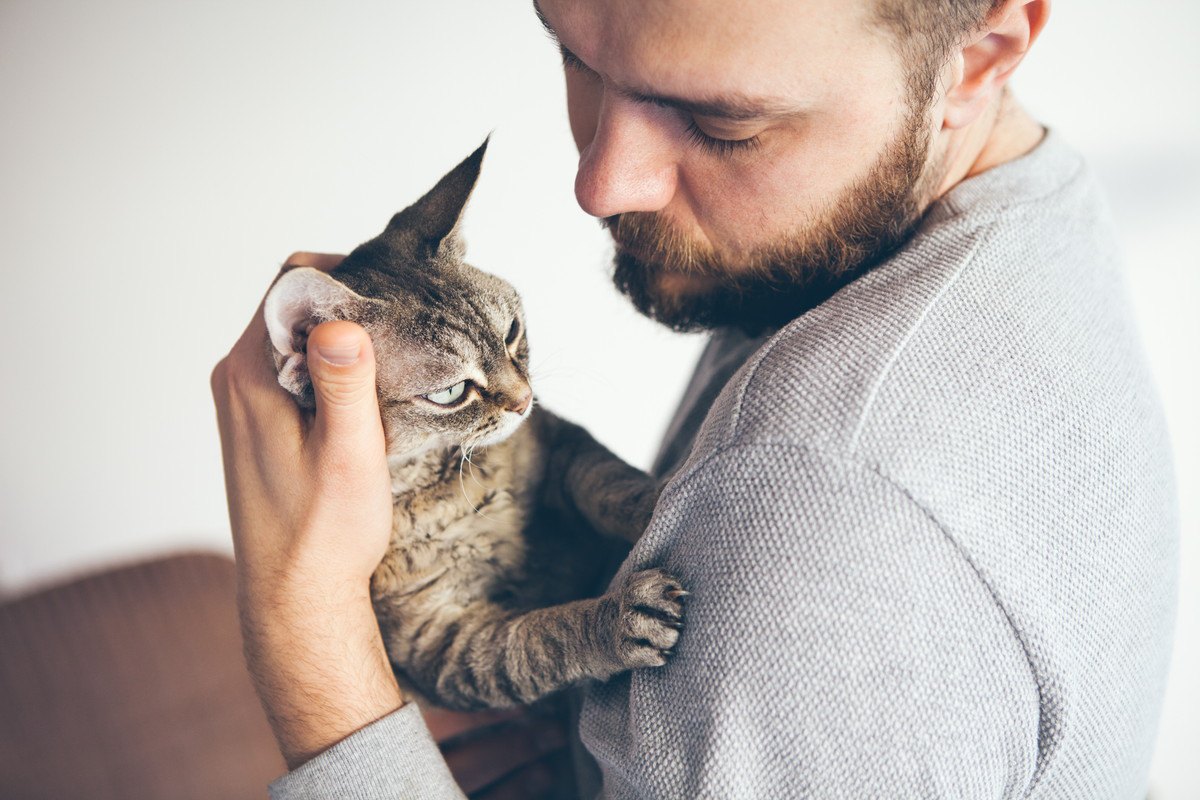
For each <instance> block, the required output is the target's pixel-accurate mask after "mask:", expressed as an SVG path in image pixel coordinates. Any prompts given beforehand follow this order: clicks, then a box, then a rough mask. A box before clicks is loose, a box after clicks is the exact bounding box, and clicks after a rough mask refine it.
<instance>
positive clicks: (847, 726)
mask: <svg viewBox="0 0 1200 800" xmlns="http://www.w3.org/2000/svg"><path fill="white" fill-rule="evenodd" d="M689 469H690V470H691V471H690V472H688V473H682V474H680V476H679V477H678V478H677V479H676V480H675V481H673V482H672V483H671V484H669V485H668V487H667V489H666V490H665V492H664V494H663V496H662V498H661V499H660V502H659V507H658V509H657V512H656V516H655V521H654V524H653V525H652V526H651V528H650V530H649V531H648V532H647V534H646V537H645V538H644V539H643V541H642V542H641V543H639V545H637V546H636V547H635V548H634V550H633V552H632V553H631V555H630V559H629V563H628V564H627V565H626V568H627V569H642V568H644V567H646V566H649V565H655V566H661V567H663V568H664V569H667V570H669V571H671V572H672V573H673V574H676V575H678V576H679V577H680V579H681V581H682V582H683V583H684V585H686V586H687V587H688V589H689V591H690V592H691V595H690V596H689V598H688V606H687V612H686V613H687V624H686V625H685V627H684V630H683V631H682V634H681V637H680V640H679V644H678V645H677V647H676V653H675V656H674V658H673V659H672V660H671V661H670V662H669V663H668V664H667V666H666V667H664V668H662V669H661V670H643V671H640V672H637V673H634V674H633V675H631V676H629V677H628V678H620V677H619V678H617V679H615V680H614V681H613V682H611V683H610V684H609V685H606V686H601V687H596V688H595V689H593V690H592V691H591V692H590V693H589V698H588V702H587V704H586V705H585V707H584V711H583V716H582V719H581V724H580V733H581V735H582V737H583V741H584V742H585V743H586V744H587V745H588V747H589V749H590V750H592V752H593V753H594V754H595V755H596V757H597V759H598V760H599V762H600V763H601V764H602V765H606V767H607V768H606V780H607V788H608V790H609V794H610V796H612V797H641V796H671V797H799V796H806V797H807V796H813V797H1020V796H1022V792H1023V791H1024V789H1025V788H1026V786H1027V785H1028V783H1029V781H1030V780H1031V778H1032V775H1033V774H1034V768H1035V763H1036V758H1037V753H1038V747H1037V745H1038V718H1039V717H1038V692H1037V686H1036V684H1035V681H1034V678H1033V675H1032V672H1031V669H1030V666H1029V663H1028V661H1027V659H1026V657H1025V653H1024V650H1023V648H1022V646H1021V644H1020V641H1019V638H1018V636H1017V635H1016V632H1015V631H1014V629H1013V627H1012V625H1011V624H1010V622H1009V619H1008V617H1007V615H1006V613H1005V612H1004V609H1003V608H1001V606H1000V605H999V603H998V602H997V600H996V598H995V597H994V596H993V595H992V593H991V591H990V590H989V588H988V586H987V585H986V583H985V581H984V580H983V579H982V577H981V576H980V574H978V573H977V572H976V570H975V568H974V567H973V565H972V564H971V563H970V561H969V559H968V558H966V557H965V556H964V554H963V553H962V552H961V551H960V549H959V547H958V545H957V544H956V542H955V541H954V539H953V534H952V532H950V531H947V530H944V529H943V528H942V526H941V525H940V524H939V523H938V522H937V520H935V519H934V518H933V517H932V516H931V515H930V514H928V513H927V512H926V511H925V510H924V509H923V508H922V507H920V506H919V505H918V504H917V503H916V502H914V501H913V500H912V499H911V498H910V497H909V496H908V494H906V493H905V492H904V491H903V490H901V489H900V488H898V487H896V486H894V485H892V484H891V483H890V482H889V481H888V480H886V479H885V478H884V477H882V476H881V475H879V474H878V473H877V472H875V471H874V470H873V469H872V468H871V467H869V466H868V465H865V464H862V463H859V462H856V461H853V460H844V459H841V458H839V457H836V456H828V455H825V454H822V453H820V452H817V451H813V450H811V449H806V448H803V447H797V446H793V445H771V444H763V445H747V446H736V447H732V448H729V449H726V450H724V451H721V452H718V453H717V454H715V455H713V456H712V457H710V458H709V459H708V460H707V461H705V462H703V463H700V464H697V465H694V466H693V467H690V468H689Z"/></svg>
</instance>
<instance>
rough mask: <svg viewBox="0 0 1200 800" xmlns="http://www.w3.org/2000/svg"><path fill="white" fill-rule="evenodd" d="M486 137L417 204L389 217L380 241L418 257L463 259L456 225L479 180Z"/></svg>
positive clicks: (462, 247) (460, 240)
mask: <svg viewBox="0 0 1200 800" xmlns="http://www.w3.org/2000/svg"><path fill="white" fill-rule="evenodd" d="M490 139H491V137H490V136H489V137H488V138H487V139H484V140H483V144H481V145H480V146H479V148H478V149H476V150H475V152H474V153H471V155H469V156H467V157H466V158H465V159H463V161H462V162H461V163H460V164H459V165H458V166H457V167H455V168H454V169H452V170H450V171H449V172H448V173H446V175H445V177H443V178H442V179H441V180H440V181H438V183H437V185H436V186H434V187H433V188H432V189H430V190H429V191H428V192H426V193H425V196H424V197H422V198H421V199H420V200H418V201H417V202H415V203H413V204H412V205H411V206H409V207H408V208H406V209H404V210H403V211H401V212H400V213H398V214H396V215H395V216H394V217H392V221H391V222H389V223H388V226H387V230H385V231H384V232H383V238H384V239H386V240H387V241H388V243H389V244H391V245H392V246H393V247H396V248H397V249H400V250H402V251H407V252H412V253H415V254H417V255H421V256H431V255H434V254H439V253H440V254H447V255H450V256H453V257H457V258H462V257H463V256H464V255H465V252H464V251H465V248H464V246H463V243H462V239H461V237H460V236H459V235H458V223H459V220H460V219H462V213H463V209H464V208H466V206H467V200H468V199H469V198H470V197H471V190H473V189H474V188H475V182H476V181H477V180H478V179H479V167H480V165H481V164H482V163H483V154H484V153H485V152H487V146H488V141H489V140H490Z"/></svg>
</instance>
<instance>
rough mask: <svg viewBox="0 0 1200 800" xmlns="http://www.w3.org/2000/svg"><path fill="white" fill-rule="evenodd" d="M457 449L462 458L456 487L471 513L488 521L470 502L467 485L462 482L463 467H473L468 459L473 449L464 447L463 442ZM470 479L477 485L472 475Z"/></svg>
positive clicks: (476, 479) (459, 463)
mask: <svg viewBox="0 0 1200 800" xmlns="http://www.w3.org/2000/svg"><path fill="white" fill-rule="evenodd" d="M458 449H459V452H460V453H461V454H462V458H460V459H459V461H458V487H459V488H460V489H462V495H463V499H464V500H466V501H467V505H469V506H470V507H471V510H472V511H474V512H475V513H476V514H478V515H479V516H481V517H483V518H484V519H489V517H488V515H487V514H485V513H483V512H482V511H480V510H479V507H478V506H476V505H475V504H474V503H472V502H471V496H470V495H469V494H467V483H466V481H465V480H463V465H464V464H467V463H470V464H471V466H472V467H473V466H475V464H474V463H473V462H471V458H470V451H471V450H472V449H474V448H471V447H468V446H467V445H466V443H465V442H464V443H463V444H460V445H459V446H458ZM471 479H472V480H473V481H475V482H476V483H479V479H478V478H476V477H475V475H474V474H472V475H471ZM479 485H480V487H482V488H486V487H484V486H483V484H482V483H479Z"/></svg>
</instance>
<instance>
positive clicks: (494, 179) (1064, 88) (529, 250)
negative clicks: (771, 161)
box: [0, 0, 1200, 800]
mask: <svg viewBox="0 0 1200 800" xmlns="http://www.w3.org/2000/svg"><path fill="white" fill-rule="evenodd" d="M1198 27H1200V6H1198V5H1197V4H1195V3H1194V0H1177V1H1176V2H1170V1H1169V0H1158V1H1157V2H1153V1H1151V2H1142V3H1138V4H1132V3H1128V2H1118V0H1061V2H1056V3H1055V9H1054V11H1053V14H1052V16H1051V21H1050V26H1049V28H1048V29H1047V31H1046V33H1045V34H1044V37H1043V39H1042V40H1041V41H1040V42H1039V43H1038V45H1037V46H1036V48H1035V50H1034V52H1033V53H1032V54H1031V56H1030V57H1029V59H1028V60H1027V62H1026V64H1025V65H1024V66H1023V67H1022V69H1021V70H1020V71H1019V73H1018V76H1017V79H1016V81H1015V84H1016V87H1017V90H1018V96H1019V97H1020V98H1021V99H1022V100H1023V101H1024V102H1025V103H1026V104H1027V105H1028V106H1029V107H1030V108H1031V109H1032V110H1033V111H1034V112H1035V113H1036V114H1037V115H1038V117H1039V118H1040V119H1041V120H1042V121H1043V122H1045V123H1046V124H1048V125H1050V126H1052V127H1054V128H1056V129H1057V130H1058V131H1059V132H1061V133H1062V134H1063V135H1064V136H1065V137H1066V138H1067V139H1068V140H1069V141H1071V142H1072V143H1074V144H1075V145H1076V146H1077V147H1079V148H1080V149H1081V150H1083V151H1084V152H1085V153H1086V154H1087V156H1088V157H1089V159H1090V160H1091V162H1092V164H1093V166H1094V167H1095V169H1096V170H1097V171H1098V172H1099V174H1100V176H1101V178H1102V180H1103V181H1104V182H1105V184H1106V186H1107V188H1108V191H1109V194H1110V199H1111V202H1112V205H1113V208H1114V210H1115V212H1116V215H1117V219H1118V222H1119V224H1120V227H1121V231H1122V235H1123V239H1124V247H1125V250H1126V253H1127V256H1128V260H1129V263H1130V270H1129V282H1130V288H1131V291H1132V295H1133V298H1134V301H1135V303H1136V305H1137V309H1138V311H1139V313H1140V315H1141V321H1142V331H1143V337H1144V343H1145V345H1146V348H1147V350H1148V352H1149V355H1150V359H1151V361H1152V364H1153V367H1154V369H1155V371H1156V375H1157V379H1158V384H1159V390H1160V392H1161V394H1162V397H1163V401H1164V404H1165V406H1166V409H1167V413H1168V417H1169V420H1170V424H1171V426H1172V432H1173V436H1174V441H1175V453H1176V458H1177V463H1178V477H1179V485H1180V489H1181V492H1180V493H1181V498H1182V515H1183V525H1184V528H1183V536H1184V541H1183V565H1182V571H1183V574H1182V591H1181V597H1180V616H1179V621H1178V630H1179V637H1178V641H1177V645H1176V651H1175V661H1174V665H1173V672H1172V678H1171V684H1170V687H1169V690H1168V695H1167V699H1166V705H1165V708H1164V713H1163V718H1162V727H1161V733H1160V745H1159V754H1158V757H1157V759H1156V761H1155V765H1154V769H1153V785H1154V797H1155V798H1157V799H1158V800H1171V799H1172V798H1187V797H1200V788H1198V787H1200V775H1198V770H1197V767H1196V766H1195V764H1194V758H1195V755H1196V753H1200V692H1198V690H1197V687H1196V681H1195V676H1196V675H1200V653H1198V652H1197V650H1198V647H1200V635H1198V631H1197V625H1198V623H1200V613H1198V610H1200V602H1198V595H1200V563H1198V561H1200V553H1198V552H1197V549H1198V547H1200V543H1198V541H1197V538H1198V537H1197V533H1198V517H1200V508H1198V504H1197V500H1198V492H1197V488H1198V487H1200V444H1198V440H1200V436H1198V432H1197V413H1196V409H1197V408H1200V396H1198V392H1197V380H1196V369H1197V366H1196V365H1197V344H1198V343H1200V325H1198V323H1197V315H1196V310H1195V309H1196V306H1197V301H1198V300H1200V291H1198V289H1200V277H1198V274H1200V269H1198V268H1200V256H1198V255H1197V249H1196V246H1195V229H1196V227H1197V225H1198V224H1200V191H1198V189H1197V187H1198V186H1200V156H1198V154H1197V145H1200V111H1198V106H1197V79H1198V78H1200V48H1197V47H1196V45H1195V44H1194V42H1193V34H1194V31H1195V30H1196V29H1197V28H1198ZM0 109H2V111H0V114H2V121H0V241H2V242H3V245H2V246H3V248H4V261H3V267H0V269H2V270H3V272H2V275H3V283H2V286H3V289H2V294H0V297H2V298H3V301H4V302H3V312H4V316H3V322H4V324H3V328H2V331H3V337H4V340H3V343H2V346H0V369H2V370H3V377H0V381H2V382H3V389H2V390H0V442H2V447H0V591H3V592H5V593H16V592H22V591H26V590H28V589H30V588H32V587H34V586H37V585H40V584H44V583H47V582H51V581H54V580H57V579H60V578H62V577H65V576H67V575H71V574H75V573H78V572H81V571H87V570H91V569H94V568H98V567H101V566H105V565H108V564H110V563H114V562H121V561H127V560H131V559H136V558H141V557H144V556H148V555H151V554H157V553H160V552H164V551H169V550H174V549H178V548H182V547H196V546H199V547H205V548H216V549H220V550H226V551H227V550H228V549H229V544H228V523H227V518H226V512H225V505H224V494H223V492H224V488H223V483H222V475H221V467H220V454H219V449H218V443H217V436H216V427H215V423H214V417H213V411H212V406H211V400H210V395H209V388H208V376H209V372H210V370H211V368H212V366H213V365H214V364H215V363H216V361H217V360H218V359H219V358H220V357H221V356H222V355H223V354H224V353H225V352H226V351H227V350H228V348H229V346H230V345H231V344H232V342H233V341H234V340H235V339H236V338H237V336H238V335H239V334H240V332H241V330H242V328H243V327H244V326H245V324H246V322H247V320H248V318H249V316H250V314H251V313H252V312H253V311H254V309H255V307H256V305H257V303H258V301H259V298H260V297H261V294H262V292H263V291H264V290H265V288H266V286H267V285H268V283H269V282H270V280H271V278H272V277H273V276H274V274H275V272H276V270H277V269H278V266H279V264H280V263H281V261H282V260H283V259H284V258H285V257H286V256H287V255H288V254H289V253H290V252H292V251H293V250H300V249H305V250H317V251H330V252H345V251H346V250H348V249H349V248H350V247H352V246H353V245H355V244H356V243H358V242H360V241H362V240H364V239H366V238H369V237H370V236H373V235H374V234H375V233H376V232H377V231H378V230H380V229H381V228H382V226H383V225H384V224H385V223H386V221H387V219H388V217H389V216H390V215H391V213H392V212H393V211H395V210H398V209H399V208H400V207H402V206H404V205H406V204H408V203H409V202H411V201H412V200H414V199H415V198H416V197H417V196H419V195H420V194H421V193H422V192H423V191H424V190H425V189H427V188H428V187H429V186H430V185H431V184H432V183H433V182H434V181H435V180H436V179H437V178H438V177H439V176H440V175H441V174H442V173H443V172H444V171H446V170H447V169H448V168H449V167H450V166H452V165H453V164H455V163H456V162H457V161H458V160H459V159H461V158H462V157H463V156H465V155H466V154H467V153H468V152H470V151H471V150H472V149H473V148H474V147H475V146H476V145H478V144H479V142H480V141H481V140H482V139H483V137H484V136H485V135H486V134H487V133H488V132H489V131H491V130H494V131H495V136H494V138H493V141H492V147H491V149H490V152H489V154H488V158H487V162H486V163H485V167H484V173H483V178H482V181H481V184H480V186H479V189H478V191H477V192H476V195H475V197H474V200H473V201H472V205H471V208H470V211H469V214H468V217H467V221H466V235H467V239H468V242H469V244H470V255H471V261H472V262H473V263H475V264H476V265H478V266H481V267H483V268H484V269H488V270H490V271H493V272H497V273H499V274H501V275H503V276H504V277H506V278H508V279H509V280H511V281H512V282H513V283H514V284H515V285H516V286H517V288H518V289H519V290H520V291H521V292H522V293H523V295H524V297H525V302H526V308H527V314H528V317H529V328H530V337H531V342H532V346H533V355H534V367H535V373H534V376H535V382H536V388H537V391H538V394H539V397H540V398H541V400H542V401H543V402H545V403H546V404H547V405H549V406H551V407H553V408H555V409H557V410H558V411H560V412H561V413H564V414H565V415H567V416H570V417H572V418H575V419H577V420H580V421H582V422H583V423H585V424H586V425H588V426H589V427H590V428H591V429H592V430H593V431H594V432H595V433H596V434H597V435H598V436H599V438H601V439H602V440H604V441H605V442H607V443H609V444H610V445H611V446H612V447H613V448H614V449H615V450H616V451H617V452H618V453H620V454H622V455H623V456H625V457H626V458H628V459H629V460H631V461H633V462H634V463H637V464H640V465H643V466H645V465H647V464H648V463H649V460H650V458H651V456H652V454H653V452H654V450H655V447H656V443H657V441H658V438H659V436H660V434H661V432H662V429H663V426H664V424H665V422H666V419H667V417H668V415H669V413H670V411H671V409H672V408H673V405H674V403H675V401H676V400H677V399H678V396H679V394H680V392H681V390H682V382H683V381H684V380H685V378H686V376H687V375H688V373H689V370H690V367H691V362H692V360H693V359H694V357H695V355H696V354H697V353H698V351H699V347H700V345H701V343H702V342H701V340H700V339H699V338H698V337H696V336H678V335H673V334H670V333H668V332H666V331H665V330H660V329H658V328H657V327H655V326H654V325H653V324H651V323H649V322H648V321H646V320H644V319H642V318H640V317H638V316H637V315H636V314H635V313H634V312H633V311H632V310H631V309H630V308H629V307H628V306H627V305H626V304H625V303H624V301H622V300H621V299H620V298H619V297H618V296H617V295H616V293H615V292H614V291H613V290H612V289H611V287H610V285H609V282H608V276H607V272H606V268H607V263H608V258H609V251H608V246H607V242H606V239H605V237H604V235H603V234H602V232H601V230H600V228H599V226H598V225H597V224H596V223H595V222H594V221H593V220H591V219H590V218H589V217H587V216H586V215H584V214H583V212H582V211H580V210H579V209H578V207H577V206H576V205H575V202H574V197H573V194H572V189H571V185H572V179H573V177H574V169H575V162H576V154H575V151H574V146H573V144H572V142H571V140H570V136H569V133H568V128H567V123H566V114H565V110H564V103H563V90H562V78H561V73H560V71H559V69H558V65H557V55H556V53H555V51H554V49H553V48H552V46H551V45H550V44H549V43H548V41H547V40H546V39H545V37H544V36H543V34H542V32H541V30H540V28H539V26H538V24H537V22H536V20H535V19H534V16H533V14H532V12H531V10H530V8H529V6H528V4H527V3H526V2H524V0H519V1H518V0H509V1H508V2H496V0H487V1H486V2H485V0H474V2H472V1H471V0H452V1H451V0H439V2H436V3H433V2H427V3H421V4H417V3H413V2H403V1H401V0H389V2H379V1H377V0H376V1H374V2H357V3H339V2H332V0H327V1H326V2H284V1H283V0H259V2H246V0H223V1H217V0H210V2H205V3H182V2H166V1H165V0H157V1H156V2H150V1H149V0H141V1H139V0H109V2H103V3H100V2H62V0H0ZM1185 676H1190V678H1189V677H1185Z"/></svg>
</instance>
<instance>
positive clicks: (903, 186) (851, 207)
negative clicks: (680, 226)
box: [603, 103, 943, 335]
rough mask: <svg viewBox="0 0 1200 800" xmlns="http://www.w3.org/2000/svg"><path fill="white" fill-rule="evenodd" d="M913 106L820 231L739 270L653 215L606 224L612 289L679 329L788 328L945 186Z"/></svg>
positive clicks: (905, 230) (878, 254)
mask: <svg viewBox="0 0 1200 800" xmlns="http://www.w3.org/2000/svg"><path fill="white" fill-rule="evenodd" d="M926 108H927V106H926V105H923V104H919V103H910V104H909V111H908V114H907V116H906V118H905V120H904V124H903V128H902V130H901V132H900V135H899V136H898V137H897V138H896V139H895V140H894V141H892V142H891V144H889V145H888V147H887V148H886V149H885V151H884V153H883V155H882V156H881V157H880V159H879V160H878V161H877V162H876V163H875V165H874V166H873V167H872V169H871V170H870V172H869V173H868V174H867V175H866V177H864V178H863V179H861V180H859V181H858V182H857V183H856V184H854V185H853V186H851V187H850V188H849V189H848V190H846V191H845V192H844V193H843V195H842V196H841V198H840V199H839V200H838V201H837V203H835V204H834V206H833V208H831V209H830V210H829V211H827V212H826V213H825V214H824V215H823V216H822V217H821V218H820V219H818V220H817V221H816V222H815V223H811V224H807V225H805V226H804V227H803V228H802V229H800V230H799V231H797V232H794V233H792V234H791V235H789V236H787V237H786V238H783V239H781V240H779V241H776V242H772V243H769V244H767V245H766V246H763V247H759V248H756V249H754V250H753V251H752V252H750V253H749V254H748V255H747V256H746V257H744V258H740V259H738V260H737V261H736V262H733V261H730V260H727V259H725V258H723V257H722V256H721V255H719V254H718V253H717V252H716V251H715V250H714V249H712V248H711V247H707V246H701V245H700V244H699V243H697V242H695V241H693V240H691V239H688V238H687V237H685V236H683V235H681V234H680V233H679V232H678V231H676V230H674V229H672V228H671V227H670V226H669V225H668V224H666V222H665V221H664V220H663V219H662V217H660V216H659V215H658V214H657V213H655V212H641V211H637V212H627V213H624V214H618V215H615V216H612V217H608V218H606V219H604V220H603V223H604V226H605V227H606V228H608V230H609V232H610V233H611V234H612V237H613V241H614V243H615V244H616V254H615V256H614V258H613V265H614V271H613V283H614V284H615V285H616V287H617V288H618V289H619V290H620V291H621V292H622V293H623V294H625V295H626V296H627V297H628V298H629V299H630V300H631V301H632V302H633V304H634V306H636V307H637V309H638V310H639V311H641V312H642V313H643V314H645V315H646V316H648V317H650V318H651V319H654V320H657V321H658V322H661V323H663V324H664V325H667V326H669V327H671V328H674V329H675V330H679V331H689V330H699V329H704V328H713V327H717V326H721V325H732V326H736V327H739V328H742V329H743V330H745V331H746V332H748V333H750V334H751V335H755V334H758V333H761V332H762V331H764V330H770V329H774V328H778V327H782V326H783V325H784V324H786V323H787V322H788V321H790V320H792V319H794V318H795V317H797V316H799V315H800V314H802V313H803V312H804V311H806V310H808V309H809V308H812V307H813V306H816V305H818V304H819V303H821V302H823V301H824V300H825V299H827V298H828V297H829V296H830V295H832V294H833V293H834V292H836V291H837V290H838V289H839V288H841V287H842V286H844V285H845V284H846V283H848V282H850V281H851V280H853V279H854V278H856V277H858V276H859V275H861V274H863V273H864V272H866V271H867V270H869V269H871V268H872V267H873V266H875V265H877V264H879V263H880V262H881V261H882V260H883V259H885V258H886V257H887V256H888V255H890V254H891V253H892V252H894V251H895V249H896V248H897V247H898V246H899V245H900V244H902V243H903V242H904V241H905V239H907V238H908V237H909V236H910V235H911V234H912V231H913V230H914V228H915V227H916V225H917V223H918V222H919V221H920V218H921V216H922V214H923V212H924V209H925V208H926V207H927V206H928V203H929V200H930V199H931V197H932V191H931V190H932V189H933V188H934V185H935V183H936V182H937V181H939V180H940V178H941V173H942V171H943V170H942V169H941V165H940V164H938V165H933V167H932V168H930V169H929V170H926V159H927V157H928V154H929V148H930V143H931V135H930V129H929V127H928V123H927V119H926V115H925V110H926Z"/></svg>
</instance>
